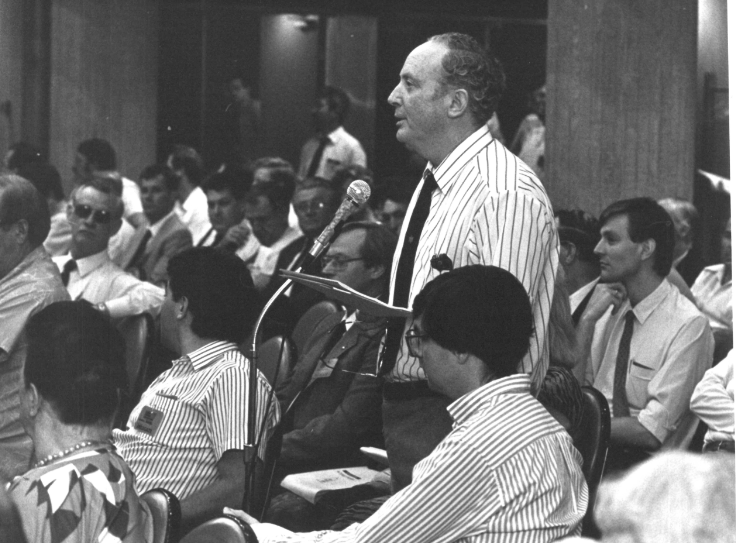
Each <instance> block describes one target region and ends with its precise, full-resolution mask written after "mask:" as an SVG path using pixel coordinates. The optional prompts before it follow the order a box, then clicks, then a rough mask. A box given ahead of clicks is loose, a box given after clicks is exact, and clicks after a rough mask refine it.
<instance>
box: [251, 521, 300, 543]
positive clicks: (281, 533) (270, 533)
mask: <svg viewBox="0 0 736 543" xmlns="http://www.w3.org/2000/svg"><path fill="white" fill-rule="evenodd" d="M250 527H251V529H252V530H253V533H254V534H256V537H257V538H258V543H266V542H267V541H284V540H287V541H288V539H289V538H290V536H292V535H294V532H290V531H289V530H287V529H286V528H282V527H281V526H276V525H275V524H267V523H260V524H251V525H250Z"/></svg>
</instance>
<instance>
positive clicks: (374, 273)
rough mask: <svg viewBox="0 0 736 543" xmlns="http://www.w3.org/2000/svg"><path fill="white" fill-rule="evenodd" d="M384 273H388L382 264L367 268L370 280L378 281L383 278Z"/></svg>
mask: <svg viewBox="0 0 736 543" xmlns="http://www.w3.org/2000/svg"><path fill="white" fill-rule="evenodd" d="M385 273H388V272H387V270H386V266H384V265H382V264H378V265H376V266H371V267H370V268H368V274H369V275H370V278H371V279H378V278H380V277H383V275H384V274H385Z"/></svg>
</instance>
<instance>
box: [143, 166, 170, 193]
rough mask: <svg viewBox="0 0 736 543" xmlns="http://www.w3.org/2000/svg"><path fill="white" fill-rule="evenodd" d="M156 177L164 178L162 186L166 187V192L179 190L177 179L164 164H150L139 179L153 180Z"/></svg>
mask: <svg viewBox="0 0 736 543" xmlns="http://www.w3.org/2000/svg"><path fill="white" fill-rule="evenodd" d="M158 176H161V177H163V178H164V185H166V190H168V191H169V192H171V191H175V190H177V189H178V188H179V178H178V177H177V176H176V174H175V173H174V170H172V169H171V168H169V167H168V166H167V165H166V164H151V165H150V166H146V167H145V168H143V171H142V172H141V175H140V179H141V180H143V179H155V178H156V177H158Z"/></svg>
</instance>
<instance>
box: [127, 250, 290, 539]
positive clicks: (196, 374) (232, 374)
mask: <svg viewBox="0 0 736 543" xmlns="http://www.w3.org/2000/svg"><path fill="white" fill-rule="evenodd" d="M168 272H169V283H168V286H167V289H166V299H165V300H164V305H163V307H162V309H161V329H162V336H163V338H162V341H164V342H165V343H167V344H170V345H171V346H172V347H175V348H176V349H177V351H178V353H179V354H180V355H181V358H179V359H178V360H174V362H173V367H172V368H171V369H170V370H167V371H165V372H164V373H162V374H161V375H160V376H159V377H158V378H157V379H156V380H155V381H154V382H153V383H152V384H151V386H150V387H149V388H148V390H146V392H144V393H143V396H142V397H141V399H140V402H139V403H138V405H137V406H136V407H135V408H134V409H133V411H132V413H131V415H130V418H129V419H128V424H127V429H126V430H125V431H122V430H115V431H114V440H115V445H116V447H117V448H118V451H119V452H120V454H121V455H122V456H123V458H124V459H125V461H126V462H127V463H128V465H129V466H130V467H131V469H132V470H133V473H135V475H136V489H137V490H138V492H139V493H143V492H146V491H147V490H150V489H152V488H157V487H163V488H166V489H167V490H169V491H171V492H173V493H174V494H175V495H176V496H177V497H178V498H179V499H180V500H181V512H182V521H183V524H184V528H185V529H187V528H192V527H193V526H196V525H197V524H199V523H201V522H204V521H206V520H208V519H209V518H211V517H214V516H216V515H217V514H219V513H220V512H221V511H222V508H223V507H224V506H229V507H234V506H237V505H239V504H240V503H241V500H242V496H243V488H244V481H245V464H244V462H243V450H244V448H245V445H246V426H247V424H246V421H247V420H248V413H247V409H246V406H247V402H246V390H248V364H249V363H248V361H247V360H246V359H245V357H244V356H243V355H242V354H241V353H240V351H239V350H238V345H239V344H240V343H242V342H243V340H244V339H245V337H246V335H247V334H248V333H249V332H250V327H251V325H252V324H253V321H254V320H255V308H256V291H255V289H254V288H253V283H252V282H250V279H249V278H250V275H249V274H248V271H247V269H246V267H245V264H244V263H243V261H242V260H240V259H239V258H237V257H236V256H235V255H232V254H228V253H225V252H223V251H220V250H217V249H213V248H209V247H204V248H197V249H191V250H188V251H184V252H183V253H180V254H178V255H176V256H175V257H173V258H172V259H171V260H170V261H169V268H168ZM249 283H250V284H249ZM270 390H271V388H270V386H269V384H268V382H267V381H266V379H265V378H264V377H263V375H261V374H260V373H259V375H258V383H257V384H256V394H257V398H256V420H257V421H259V422H260V421H265V424H266V428H267V431H266V432H265V435H264V438H263V439H262V441H261V446H260V448H259V450H258V455H259V457H260V458H261V459H263V455H264V453H265V445H266V441H267V439H268V437H269V436H270V434H271V432H272V430H273V428H274V427H275V425H276V424H277V423H278V420H279V418H280V410H279V407H278V404H277V403H276V402H275V401H273V402H272V404H271V405H270V406H269V403H268V400H269V398H270Z"/></svg>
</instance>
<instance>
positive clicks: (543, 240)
mask: <svg viewBox="0 0 736 543" xmlns="http://www.w3.org/2000/svg"><path fill="white" fill-rule="evenodd" d="M432 173H433V174H434V177H435V179H436V180H437V185H438V186H439V188H438V189H436V190H435V191H434V192H433V193H432V203H431V208H430V212H429V217H428V218H427V222H426V223H425V224H424V229H423V230H422V235H421V238H420V239H419V246H418V247H417V253H416V256H415V258H414V273H413V278H412V284H411V288H410V291H409V305H408V307H409V308H411V303H412V301H413V300H414V297H415V296H416V295H417V294H419V292H420V291H421V290H422V288H423V287H424V285H426V284H427V283H428V282H429V281H430V280H432V279H434V278H435V277H437V276H438V275H439V272H438V271H437V270H435V269H433V268H432V266H431V265H430V260H431V258H432V256H433V255H437V254H446V255H447V256H448V257H449V258H450V260H452V262H453V265H454V267H455V268H459V267H461V266H469V265H471V264H483V265H493V266H498V267H500V268H503V269H505V270H508V271H509V272H511V273H512V274H513V275H514V276H515V277H516V278H517V279H518V280H519V281H520V282H521V283H522V285H524V288H525V289H526V291H527V293H528V294H529V297H530V300H531V305H532V311H533V314H534V329H535V331H536V333H535V334H534V335H533V336H532V338H531V341H530V350H529V353H528V354H527V355H526V356H525V357H524V359H523V360H522V363H521V365H520V367H519V371H520V372H523V373H529V374H531V375H532V384H533V386H534V387H535V388H538V387H539V386H540V385H541V384H542V381H543V380H544V376H545V374H546V372H547V367H548V366H549V347H548V340H547V323H548V322H549V312H550V306H551V303H552V293H553V291H554V284H555V273H556V271H557V264H558V262H559V239H558V237H557V229H556V228H555V221H554V214H553V212H552V206H551V204H550V202H549V199H548V198H547V194H546V192H545V191H544V187H543V186H542V184H541V182H540V181H539V180H538V179H537V178H536V177H535V176H534V173H533V172H532V171H531V170H530V169H529V167H528V166H526V164H524V163H523V162H521V161H520V160H519V159H518V158H516V157H515V156H514V155H512V154H511V153H510V152H509V151H508V150H507V149H506V148H505V147H504V146H503V145H501V144H500V143H498V142H497V141H496V140H494V139H493V138H492V137H491V134H490V132H489V131H488V127H487V126H485V125H484V126H483V127H481V128H480V129H478V130H477V131H476V132H474V133H473V134H472V135H471V136H469V137H468V138H467V139H466V140H465V141H463V142H462V143H461V144H460V145H458V146H457V147H456V148H455V149H454V150H453V151H452V152H451V153H450V154H449V155H448V156H447V158H445V159H444V160H443V161H442V163H441V164H440V165H439V166H437V167H436V168H434V169H433V172H432ZM422 185H423V182H420V183H419V186H418V187H417V189H416V191H415V192H414V197H413V198H412V200H411V202H410V203H409V208H408V210H407V213H406V219H405V220H404V224H403V226H402V227H401V234H400V235H399V242H398V245H397V247H396V253H395V254H394V261H393V267H392V270H391V298H390V300H389V302H390V303H393V292H394V286H395V281H396V269H397V268H398V263H399V257H400V255H401V248H402V247H403V245H404V237H405V235H406V230H407V228H408V226H409V222H410V217H411V214H412V212H413V210H414V206H415V205H416V200H417V198H418V196H419V192H420V191H421V189H422ZM410 321H411V319H407V323H406V327H407V328H408V327H409V326H410V325H411V322H410ZM424 378H425V377H424V371H423V370H422V369H421V367H420V365H419V361H418V360H417V359H416V358H414V357H412V356H410V355H409V350H408V348H407V345H406V340H405V339H402V342H401V348H400V350H399V355H398V359H397V362H396V365H395V366H394V368H393V370H392V371H391V373H390V374H389V376H388V379H389V380H390V381H411V380H420V379H424Z"/></svg>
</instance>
